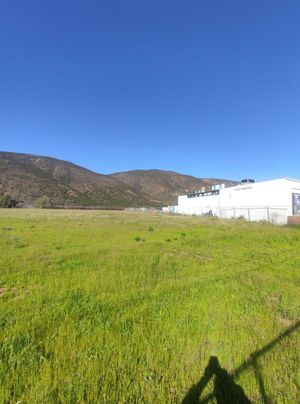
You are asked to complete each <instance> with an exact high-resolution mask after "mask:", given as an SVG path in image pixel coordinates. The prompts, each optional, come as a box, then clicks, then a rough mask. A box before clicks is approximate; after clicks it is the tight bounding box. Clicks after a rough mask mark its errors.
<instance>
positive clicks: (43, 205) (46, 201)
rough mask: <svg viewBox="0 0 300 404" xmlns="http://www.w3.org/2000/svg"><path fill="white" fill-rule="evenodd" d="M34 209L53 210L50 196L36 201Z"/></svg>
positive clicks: (44, 196)
mask: <svg viewBox="0 0 300 404" xmlns="http://www.w3.org/2000/svg"><path fill="white" fill-rule="evenodd" d="M34 207H35V208H40V209H47V208H52V203H51V200H50V198H49V197H48V196H46V195H43V196H41V197H40V198H38V199H36V200H35V202H34Z"/></svg>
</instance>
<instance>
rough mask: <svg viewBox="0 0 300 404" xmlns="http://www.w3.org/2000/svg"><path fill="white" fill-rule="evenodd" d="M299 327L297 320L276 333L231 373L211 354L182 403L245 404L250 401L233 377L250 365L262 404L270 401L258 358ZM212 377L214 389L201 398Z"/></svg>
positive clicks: (299, 322) (299, 323)
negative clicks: (279, 332) (199, 376)
mask: <svg viewBox="0 0 300 404" xmlns="http://www.w3.org/2000/svg"><path fill="white" fill-rule="evenodd" d="M299 327H300V321H297V322H296V323H295V324H294V325H293V326H291V327H289V328H288V329H287V330H286V331H284V332H283V333H282V334H280V335H278V336H277V337H276V338H274V339H273V340H272V341H270V342H269V343H268V344H267V345H265V346H264V347H263V348H262V349H260V350H258V351H256V352H254V353H253V354H251V355H250V357H249V358H248V359H247V360H246V361H245V362H243V363H242V364H241V365H240V366H239V367H237V368H236V369H235V370H234V371H233V372H232V373H231V374H229V373H228V372H227V370H226V369H222V368H221V366H220V364H219V361H218V358H217V357H215V356H211V357H210V360H209V362H208V365H207V367H206V368H205V371H204V374H203V376H202V377H201V379H200V380H199V382H198V383H197V384H196V385H193V386H192V387H191V388H190V389H189V391H188V392H187V394H186V396H185V398H184V399H183V401H182V404H204V403H207V402H209V401H211V400H212V399H213V398H215V399H216V401H217V404H246V403H251V401H250V400H249V399H248V398H247V397H246V395H245V393H244V391H243V389H242V387H241V386H239V385H238V384H237V383H235V381H234V379H236V378H237V377H238V376H239V375H240V374H241V373H243V372H244V371H245V370H247V369H248V368H249V367H252V369H253V370H254V373H255V377H256V381H257V384H258V387H259V391H260V396H261V400H262V402H263V403H264V404H269V403H271V400H270V399H269V398H268V396H267V393H266V390H265V386H264V380H263V377H262V373H261V370H260V367H259V364H258V359H259V358H260V357H262V356H263V355H264V354H266V353H267V352H268V351H270V350H271V349H272V348H273V347H274V345H276V344H278V343H279V342H281V341H282V340H283V339H284V338H286V337H288V336H290V335H291V334H292V333H293V332H294V331H296V330H297V329H298V328H299ZM212 377H214V389H213V392H212V393H210V394H209V395H207V396H206V397H204V398H202V399H201V394H202V392H203V390H204V389H205V387H206V386H207V384H208V383H209V381H210V380H211V378H212Z"/></svg>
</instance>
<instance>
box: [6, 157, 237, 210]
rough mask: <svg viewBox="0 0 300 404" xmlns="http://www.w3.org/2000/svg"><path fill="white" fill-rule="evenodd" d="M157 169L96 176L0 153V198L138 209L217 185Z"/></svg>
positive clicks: (70, 166)
mask: <svg viewBox="0 0 300 404" xmlns="http://www.w3.org/2000/svg"><path fill="white" fill-rule="evenodd" d="M220 181H222V182H225V183H228V184H230V183H232V182H230V181H224V180H218V179H200V178H195V177H192V176H189V175H182V174H178V173H175V172H171V171H162V170H136V171H128V172H123V173H114V174H111V175H103V174H98V173H95V172H93V171H90V170H88V169H86V168H83V167H80V166H78V165H76V164H73V163H70V162H68V161H63V160H58V159H55V158H52V157H44V156H36V155H31V154H22V153H11V152H0V194H1V193H7V194H9V195H11V196H12V197H13V198H15V199H17V200H18V201H19V202H20V204H21V205H23V206H31V205H33V204H34V203H35V201H36V200H37V199H38V198H40V197H41V196H47V197H48V198H49V199H50V200H51V202H52V205H53V206H57V207H66V206H70V207H72V206H74V207H76V206H77V207H78V206H99V207H139V206H154V207H155V206H160V205H166V204H174V203H176V200H177V199H176V196H177V195H178V194H180V193H183V192H185V190H186V189H188V190H192V189H199V188H200V187H201V186H204V185H206V186H211V185H212V184H215V183H218V182H220Z"/></svg>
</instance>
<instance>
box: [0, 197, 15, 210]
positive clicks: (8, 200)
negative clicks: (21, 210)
mask: <svg viewBox="0 0 300 404" xmlns="http://www.w3.org/2000/svg"><path fill="white" fill-rule="evenodd" d="M17 204H18V201H17V200H16V199H13V198H12V197H11V196H10V195H8V194H2V195H0V208H16V207H17Z"/></svg>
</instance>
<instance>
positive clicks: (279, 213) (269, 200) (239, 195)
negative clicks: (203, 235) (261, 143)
mask: <svg viewBox="0 0 300 404" xmlns="http://www.w3.org/2000/svg"><path fill="white" fill-rule="evenodd" d="M293 193H299V194H300V180H299V181H298V180H290V179H286V178H283V179H278V180H271V181H264V182H257V183H253V184H252V183H246V184H240V185H237V186H235V187H230V188H225V189H221V190H220V191H219V195H208V196H199V197H193V198H188V197H187V195H182V196H179V197H178V209H177V212H178V213H182V214H196V215H203V214H208V213H209V212H211V213H212V214H213V215H216V216H219V217H222V218H232V217H235V218H237V217H244V218H245V219H247V220H251V221H256V220H267V221H270V222H272V223H276V224H286V223H287V217H288V216H292V214H293V212H292V194H293Z"/></svg>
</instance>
